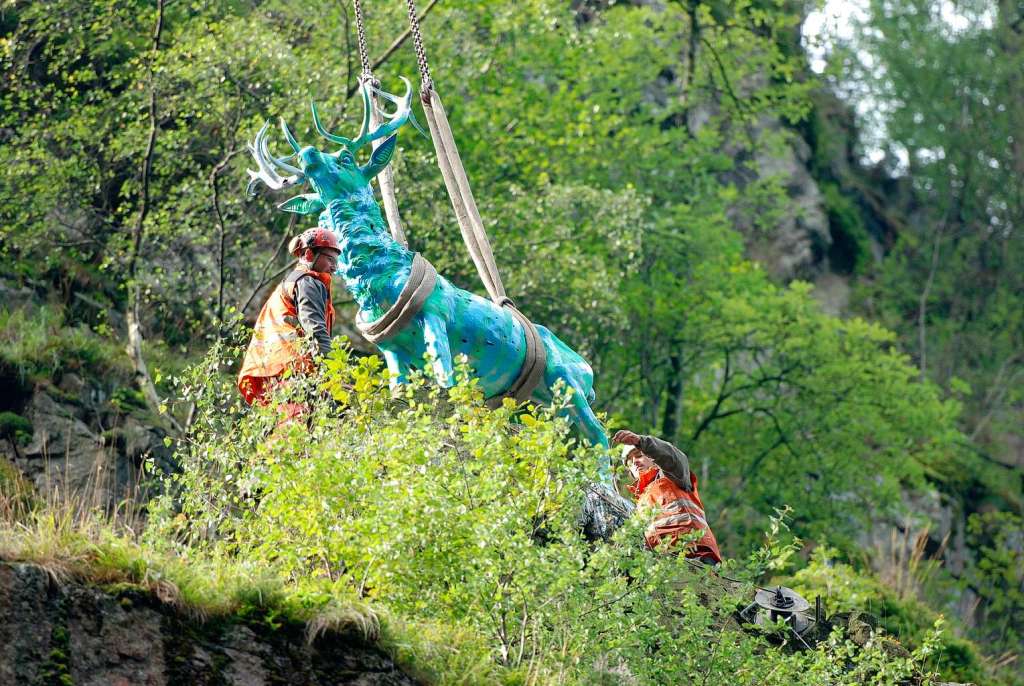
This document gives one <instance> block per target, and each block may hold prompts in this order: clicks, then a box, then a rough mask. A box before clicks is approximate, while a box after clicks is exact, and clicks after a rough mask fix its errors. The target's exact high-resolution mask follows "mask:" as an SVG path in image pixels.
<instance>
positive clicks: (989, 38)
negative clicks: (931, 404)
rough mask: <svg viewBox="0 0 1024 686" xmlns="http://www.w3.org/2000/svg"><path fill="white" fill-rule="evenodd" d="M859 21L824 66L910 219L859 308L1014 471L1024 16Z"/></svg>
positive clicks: (873, 10) (878, 7) (930, 9)
mask: <svg viewBox="0 0 1024 686" xmlns="http://www.w3.org/2000/svg"><path fill="white" fill-rule="evenodd" d="M867 10H868V11H867V12H866V13H865V15H864V17H863V20H862V21H860V22H858V25H857V30H856V33H855V37H854V39H853V40H852V42H850V43H849V44H843V45H841V46H840V48H839V49H837V50H836V52H835V55H834V56H833V66H834V67H835V68H836V69H838V70H841V72H842V78H843V82H844V83H843V84H841V85H839V84H837V85H838V87H839V88H840V89H842V91H843V92H849V93H851V94H853V96H854V98H855V99H860V100H861V101H862V102H865V103H866V102H870V103H872V105H871V106H868V107H863V108H861V109H863V110H864V112H865V117H866V118H867V121H866V122H864V125H863V126H862V129H863V131H864V136H863V138H864V141H863V143H864V144H865V145H866V146H870V147H872V148H874V149H876V150H877V151H878V152H879V153H885V159H884V164H885V167H886V168H887V169H888V170H889V171H890V172H892V173H894V175H895V176H897V177H901V179H900V188H901V189H902V192H901V194H900V195H902V196H903V197H893V198H891V199H892V200H893V201H895V202H897V203H899V204H901V205H904V206H906V207H907V209H908V211H909V212H913V214H911V215H910V216H911V217H912V219H911V220H910V221H907V222H905V224H904V223H901V226H900V230H899V235H898V236H895V237H893V238H895V245H894V246H892V251H891V254H890V255H889V256H888V257H887V259H885V260H884V261H883V262H882V263H881V265H880V266H879V267H878V268H877V269H875V270H873V271H872V273H871V276H872V279H871V281H870V282H869V283H867V284H864V286H863V290H864V294H863V295H864V303H863V304H864V307H865V310H866V311H868V312H870V313H871V314H872V316H874V317H876V318H878V319H879V320H880V321H882V322H883V323H884V324H885V325H887V326H889V327H890V328H893V329H894V330H896V331H897V332H898V333H899V334H900V336H901V338H902V340H903V341H905V345H906V347H907V349H908V350H911V351H913V353H914V355H915V360H916V361H917V362H918V364H919V365H920V367H921V368H922V370H924V372H925V373H927V375H928V376H929V377H931V378H933V379H935V380H936V381H937V382H938V383H940V384H942V385H943V386H945V387H947V388H953V387H954V386H955V384H956V380H957V379H959V380H961V381H963V382H966V383H967V384H969V386H970V387H971V389H972V390H973V394H972V396H971V397H970V398H969V399H968V400H967V402H966V412H965V414H964V418H963V420H964V425H965V427H966V433H968V434H969V435H971V436H972V437H974V438H975V439H976V440H978V441H979V443H980V444H981V445H982V446H984V448H985V449H986V450H987V451H988V452H990V453H991V454H993V455H994V456H996V457H997V458H1001V459H1002V460H1003V461H1004V462H1005V463H1007V464H1012V462H1013V459H1014V458H1013V451H1014V450H1015V448H1014V445H1015V440H1016V439H1015V438H1013V436H1014V434H1015V433H1016V427H1017V426H1019V425H1020V423H1021V418H1022V416H1024V415H1022V411H1024V404H1022V403H1024V397H1022V394H1021V390H1020V389H1021V387H1022V384H1021V383H1020V382H1021V379H1022V378H1024V356H1022V355H1021V350H1022V349H1024V316H1022V315H1021V313H1022V312H1024V306H1022V305H1024V301H1022V299H1021V294H1022V293H1024V281H1022V276H1021V275H1022V270H1021V269H1020V264H1021V263H1022V262H1024V239H1022V237H1021V232H1020V231H1017V230H1015V229H1014V227H1017V226H1020V225H1021V223H1022V221H1024V200H1022V196H1021V193H1020V178H1021V175H1022V174H1024V150H1022V148H1021V145H1020V143H1019V140H1018V139H1019V134H1020V122H1021V121H1022V119H1024V103H1022V101H1021V99H1020V98H1019V97H1018V94H1019V93H1020V92H1021V89H1022V87H1024V80H1022V76H1021V74H1024V40H1022V38H1021V33H1020V25H1021V19H1022V14H1021V8H1020V6H1019V4H1014V3H1002V4H1000V3H995V4H993V3H988V2H978V1H975V0H967V1H965V2H958V3H957V4H956V8H955V11H948V8H947V6H945V5H944V4H943V3H941V2H937V1H935V0H898V1H896V2H881V1H877V2H871V3H868V6H867ZM868 99H869V100H868ZM875 104H878V105H879V106H875ZM1003 490H1004V492H1005V491H1006V490H1009V489H1003ZM1015 490H1016V492H1015V493H1012V494H1009V495H1006V494H1004V497H1005V498H1006V499H1007V500H1015V501H1016V502H1015V503H1014V506H1015V507H1016V508H1018V509H1019V508H1020V506H1021V503H1020V487H1019V480H1018V484H1017V488H1016V489H1015Z"/></svg>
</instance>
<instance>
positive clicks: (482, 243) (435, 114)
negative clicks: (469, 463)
mask: <svg viewBox="0 0 1024 686" xmlns="http://www.w3.org/2000/svg"><path fill="white" fill-rule="evenodd" d="M406 5H408V8H409V27H410V29H411V30H412V39H413V45H414V46H415V49H416V60H417V62H418V64H419V69H420V98H421V100H422V102H423V112H424V114H425V115H426V117H427V125H428V126H429V127H430V137H431V138H432V139H433V141H434V150H435V151H436V153H437V163H438V166H439V167H440V168H441V176H442V177H444V185H445V187H446V188H447V189H448V196H449V198H451V201H452V208H453V209H454V210H455V217H456V218H457V219H458V222H459V230H460V231H461V232H462V239H463V241H465V243H466V247H467V248H468V249H469V254H470V257H472V258H473V264H475V265H476V269H477V272H478V273H479V274H480V280H481V281H482V282H483V284H484V288H486V289H487V294H488V295H489V296H490V298H491V300H492V301H493V302H494V304H496V305H498V306H499V307H506V308H508V309H509V311H510V312H511V313H512V316H513V317H515V318H516V320H517V321H518V322H519V323H520V325H521V326H522V327H523V332H524V333H525V334H526V355H525V357H524V359H523V366H522V367H521V368H520V370H519V376H518V377H517V378H516V380H515V381H514V382H513V383H512V386H511V387H510V388H509V389H508V390H507V391H506V392H505V393H504V394H502V395H500V396H495V397H494V398H491V399H489V401H488V402H489V404H491V405H492V406H493V405H499V404H500V403H501V400H502V398H503V397H510V398H514V399H515V400H516V401H518V402H522V401H524V400H528V399H529V398H530V395H531V394H532V393H533V391H534V389H536V388H537V386H538V385H539V384H540V382H541V380H542V379H543V377H544V368H545V366H546V364H547V353H546V352H545V350H544V344H543V342H542V341H541V340H540V336H539V335H538V333H537V328H536V327H535V326H534V325H533V323H532V322H531V321H530V320H529V319H527V318H526V316H525V315H523V314H522V313H521V312H520V311H519V310H518V309H517V308H516V306H515V303H513V302H512V300H511V298H509V297H508V296H507V295H505V286H504V285H503V284H502V282H501V275H500V274H499V273H498V267H497V265H496V264H495V262H494V253H493V252H492V250H491V244H490V241H489V240H488V238H487V232H486V231H485V230H484V224H483V220H481V219H480V212H479V210H477V206H476V200H475V199H474V198H473V191H472V189H471V188H470V186H469V178H468V177H467V176H466V169H465V167H464V166H463V164H462V158H461V157H460V156H459V149H458V147H457V146H456V145H455V137H454V136H453V135H452V129H451V126H450V125H449V124H448V116H447V115H446V114H445V110H444V105H443V104H442V103H441V96H440V95H438V93H437V90H436V89H435V88H434V83H433V80H432V79H431V77H430V66H429V64H428V63H427V54H426V51H425V50H424V48H423V36H422V34H421V32H420V25H419V18H418V17H417V15H416V3H415V0H406Z"/></svg>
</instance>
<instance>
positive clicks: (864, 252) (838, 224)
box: [822, 183, 871, 274]
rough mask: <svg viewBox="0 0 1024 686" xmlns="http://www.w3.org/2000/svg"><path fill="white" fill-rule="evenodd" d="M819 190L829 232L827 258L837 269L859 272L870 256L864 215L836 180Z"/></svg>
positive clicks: (850, 272) (867, 262) (852, 272)
mask: <svg viewBox="0 0 1024 686" xmlns="http://www.w3.org/2000/svg"><path fill="white" fill-rule="evenodd" d="M822 192H823V194H824V196H825V210H826V211H827V212H828V221H829V228H830V229H831V234H832V246H831V247H830V248H829V262H830V264H831V265H832V268H833V269H835V270H836V271H838V272H840V273H846V274H859V273H862V272H863V270H864V269H865V267H866V265H867V264H869V260H871V239H870V236H869V235H868V230H867V228H866V227H865V226H864V217H863V215H862V214H861V212H860V210H859V209H858V208H857V207H856V205H854V203H853V201H851V200H850V199H849V198H847V197H845V196H844V195H843V194H842V192H841V191H840V190H839V187H838V186H836V185H835V184H832V183H829V184H824V185H823V187H822Z"/></svg>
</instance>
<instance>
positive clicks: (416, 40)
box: [405, 0, 434, 97]
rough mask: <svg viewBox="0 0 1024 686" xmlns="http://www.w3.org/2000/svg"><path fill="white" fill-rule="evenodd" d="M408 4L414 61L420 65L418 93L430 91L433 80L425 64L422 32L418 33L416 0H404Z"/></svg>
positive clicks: (425, 52) (427, 65) (418, 20)
mask: <svg viewBox="0 0 1024 686" xmlns="http://www.w3.org/2000/svg"><path fill="white" fill-rule="evenodd" d="M405 4H406V5H408V6H409V29H410V30H411V31H412V43H413V46H414V47H415V48H416V61H417V62H418V63H419V65H420V93H422V94H424V97H427V96H426V94H428V93H430V91H431V90H433V88H434V82H433V80H431V78H430V65H429V64H427V51H426V50H425V49H424V48H423V34H421V33H420V19H419V17H417V16H416V0H405Z"/></svg>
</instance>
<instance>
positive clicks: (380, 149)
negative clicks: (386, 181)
mask: <svg viewBox="0 0 1024 686" xmlns="http://www.w3.org/2000/svg"><path fill="white" fill-rule="evenodd" d="M397 141H398V134H397V133H395V134H392V135H391V137H390V138H388V139H387V140H386V141H384V142H383V143H381V144H380V145H379V146H377V149H376V150H374V151H373V154H372V155H370V161H369V162H367V163H366V165H365V166H363V167H362V172H363V178H365V179H366V181H367V183H369V181H370V179H372V178H373V177H375V176H377V174H380V173H381V172H382V171H383V170H384V167H386V166H388V162H390V161H391V156H392V155H394V154H395V146H396V145H397Z"/></svg>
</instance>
